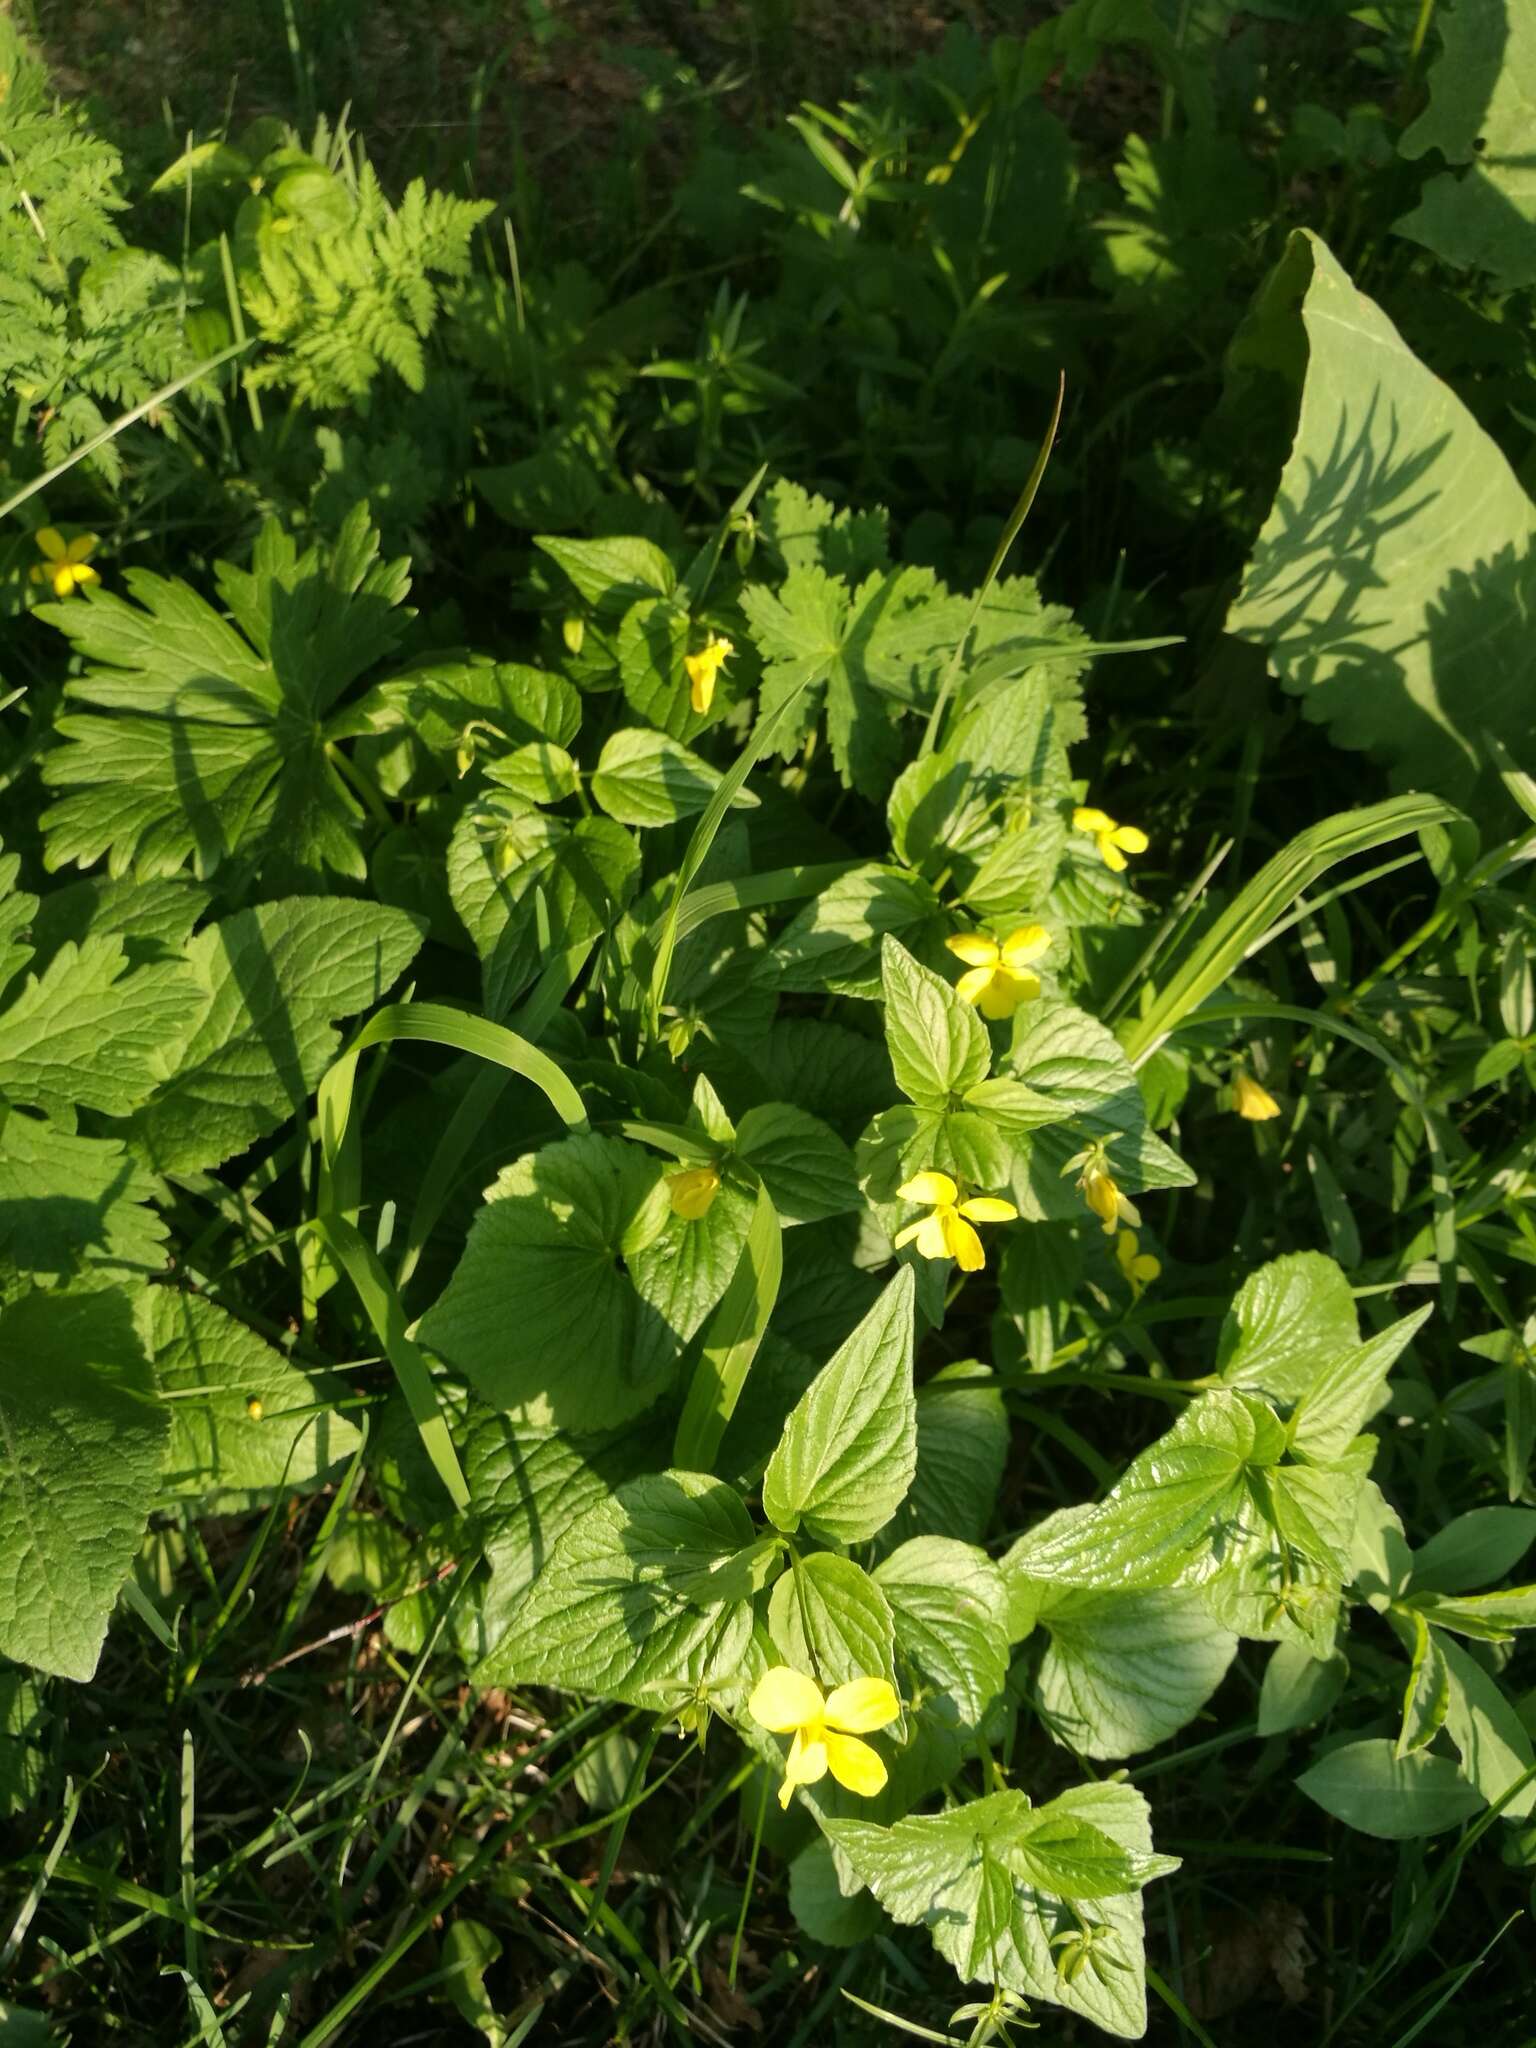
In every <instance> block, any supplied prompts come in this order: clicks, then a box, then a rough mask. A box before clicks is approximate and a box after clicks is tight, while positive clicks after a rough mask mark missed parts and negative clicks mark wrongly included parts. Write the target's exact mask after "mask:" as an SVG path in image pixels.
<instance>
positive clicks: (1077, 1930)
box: [823, 1785, 1178, 2040]
mask: <svg viewBox="0 0 1536 2048" xmlns="http://www.w3.org/2000/svg"><path fill="white" fill-rule="evenodd" d="M823 1825H824V1827H825V1829H826V1832H827V1835H828V1837H829V1838H830V1840H831V1841H832V1843H833V1845H834V1847H835V1848H836V1849H837V1850H838V1851H839V1853H840V1854H842V1855H843V1856H844V1857H845V1858H846V1859H847V1861H848V1862H849V1864H850V1865H851V1866H852V1868H853V1870H854V1871H855V1873H856V1874H857V1875H858V1876H859V1877H860V1878H862V1879H863V1880H864V1882H865V1883H866V1884H867V1885H868V1886H869V1887H870V1889H871V1890H872V1891H873V1892H874V1894H875V1896H876V1898H877V1899H879V1901H880V1903H881V1905H882V1906H884V1907H885V1909H886V1911H887V1912H888V1913H889V1914H890V1915H891V1917H892V1918H893V1919H895V1920H899V1921H902V1922H903V1923H905V1924H907V1925H917V1926H926V1928H927V1929H928V1932H929V1935H930V1936H931V1938H932V1940H933V1944H934V1947H935V1948H936V1949H937V1950H938V1951H939V1953H940V1955H942V1956H945V1957H946V1958H947V1959H948V1960H949V1961H950V1962H951V1963H953V1964H954V1966H955V1969H956V1970H957V1972H958V1973H959V1975H960V1976H961V1978H962V1979H963V1980H964V1981H965V1982H967V1983H969V1982H973V1981H977V1980H980V1981H981V1982H984V1983H987V1984H996V1985H999V1986H1001V1987H1002V1988H1004V1989H1005V1990H1009V1991H1012V1992H1014V1993H1016V1994H1017V1995H1019V1996H1020V1997H1024V1998H1030V1999H1036V2000H1040V2001H1043V2002H1044V2003H1047V2004H1051V2005H1059V2006H1062V2007H1063V2008H1065V2009H1066V2010H1067V2011H1068V2012H1075V2013H1080V2014H1082V2015H1083V2016H1084V2017H1086V2018H1088V2019H1091V2020H1093V2021H1094V2022H1095V2023H1096V2024H1097V2025H1098V2026H1101V2027H1103V2028H1105V2029H1106V2030H1107V2031H1108V2032H1110V2033H1113V2034H1118V2035H1120V2036H1121V2037H1122V2038H1124V2039H1128V2040H1137V2039H1139V2038H1140V2036H1141V2035H1142V2034H1143V2033H1144V2032H1145V2030H1146V1960H1145V1950H1144V1941H1143V1931H1142V1909H1141V1897H1140V1888H1141V1886H1142V1885H1144V1884H1147V1883H1150V1882H1151V1881H1152V1880H1153V1879H1154V1878H1157V1877H1161V1876H1163V1875H1164V1874H1165V1873H1167V1872H1168V1871H1170V1870H1174V1869H1177V1867H1178V1865H1177V1863H1176V1862H1175V1861H1174V1860H1173V1859H1172V1858H1170V1857H1164V1856H1158V1855H1155V1854H1154V1853H1153V1850H1152V1840H1151V1831H1150V1827H1149V1825H1148V1815H1147V1804H1146V1801H1145V1800H1144V1799H1143V1798H1142V1796H1141V1794H1140V1793H1139V1792H1136V1791H1133V1790H1132V1788H1131V1787H1130V1786H1128V1785H1081V1786H1078V1787H1076V1788H1075V1789H1074V1790H1073V1791H1070V1792H1066V1793H1063V1794H1062V1795H1061V1796H1060V1797H1059V1798H1057V1799H1053V1800H1052V1801H1051V1802H1050V1803H1049V1804H1048V1805H1046V1806H1043V1807H1040V1808H1039V1809H1033V1808H1031V1806H1030V1803H1029V1800H1028V1798H1027V1797H1026V1796H1025V1794H1024V1793H1022V1792H1018V1791H1006V1792H994V1793H991V1794H989V1795H988V1796H987V1797H986V1798H984V1799H975V1800H972V1801H970V1802H969V1803H968V1804H966V1805H964V1806H959V1807H955V1808H952V1809H951V1810H950V1811H949V1812H948V1813H941V1814H928V1815H922V1816H918V1817H914V1818H912V1819H909V1820H902V1821H898V1822H897V1823H896V1825H895V1826H894V1827H890V1828H882V1827H878V1826H875V1825H874V1824H872V1823H870V1822H867V1821H857V1820H833V1821H827V1822H824V1823H823ZM1069 1901H1071V1902H1072V1903H1071V1904H1070V1905H1069ZM1085 1929H1087V1930H1090V1939H1089V1941H1088V1942H1087V1943H1086V1944H1084V1946H1083V1952H1082V1954H1081V1960H1080V1961H1079V1962H1078V1963H1077V1965H1076V1967H1068V1956H1069V1955H1070V1950H1068V1951H1067V1952H1066V1953H1065V1954H1064V1953H1063V1944H1062V1943H1061V1942H1060V1941H1057V1944H1056V1946H1054V1947H1053V1945H1052V1944H1053V1940H1056V1938H1057V1937H1060V1936H1068V1937H1073V1936H1075V1937H1077V1939H1078V1941H1081V1937H1082V1934H1083V1931H1084V1930H1085Z"/></svg>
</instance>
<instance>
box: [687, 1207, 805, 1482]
mask: <svg viewBox="0 0 1536 2048" xmlns="http://www.w3.org/2000/svg"><path fill="white" fill-rule="evenodd" d="M783 1277H784V1233H783V1229H782V1227H781V1225H780V1223H779V1218H778V1212H777V1211H776V1210H775V1208H774V1206H773V1201H772V1199H771V1197H770V1196H769V1194H768V1191H767V1189H766V1188H764V1187H763V1186H761V1185H759V1187H758V1190H757V1193H756V1196H755V1197H754V1199H753V1203H752V1216H751V1221H750V1222H749V1223H748V1225H747V1230H746V1235H745V1237H744V1238H743V1240H742V1246H741V1251H740V1253H739V1254H738V1256H737V1261H736V1270H735V1271H734V1272H733V1273H732V1275H731V1277H730V1280H729V1282H728V1284H727V1286H726V1289H725V1292H724V1293H723V1294H722V1295H721V1297H720V1301H719V1304H718V1306H717V1307H716V1309H715V1311H714V1313H713V1315H712V1316H711V1317H710V1319H709V1321H708V1323H707V1324H706V1325H705V1327H704V1335H703V1341H702V1343H701V1345H700V1348H699V1358H698V1363H697V1364H696V1365H695V1366H694V1369H693V1377H692V1379H691V1380H690V1381H689V1384H688V1393H687V1396H686V1398H685V1400H684V1402H683V1412H682V1414H681V1415H680V1416H679V1418H678V1423H677V1434H676V1437H675V1438H674V1440H673V1452H672V1459H673V1463H674V1464H677V1465H683V1466H686V1467H688V1468H689V1469H691V1470H693V1471H698V1472H708V1471H711V1470H713V1468H714V1465H715V1459H716V1455H717V1453H718V1452H719V1449H720V1439H721V1437H722V1436H723V1435H724V1433H725V1430H726V1426H727V1424H728V1423H729V1422H730V1420H731V1417H732V1416H733V1415H734V1413H735V1412H736V1404H737V1402H738V1401H739V1400H740V1399H741V1391H742V1388H743V1386H744V1385H745V1383H746V1379H747V1375H748V1373H749V1372H750V1371H751V1369H752V1362H753V1360H754V1359H755V1358H756V1357H757V1354H758V1351H759V1348H760V1347H761V1345H762V1343H763V1340H764V1338H765V1337H766V1336H767V1334H768V1319H769V1317H770V1316H771V1315H772V1314H773V1310H774V1304H775V1303H776V1302H777V1300H778V1298H779V1285H780V1282H781V1281H782V1279H783Z"/></svg>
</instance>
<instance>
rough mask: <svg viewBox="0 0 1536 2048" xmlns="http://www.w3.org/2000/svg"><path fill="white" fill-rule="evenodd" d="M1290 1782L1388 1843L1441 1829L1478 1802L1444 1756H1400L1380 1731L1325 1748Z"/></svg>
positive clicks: (1347, 1822) (1422, 1752) (1464, 1817)
mask: <svg viewBox="0 0 1536 2048" xmlns="http://www.w3.org/2000/svg"><path fill="white" fill-rule="evenodd" d="M1296 1784H1297V1787H1298V1789H1299V1790H1301V1791H1303V1792H1305V1793H1306V1795H1307V1797H1308V1798H1309V1799H1311V1800H1313V1801H1315V1802H1316V1804H1317V1805H1319V1806H1320V1807H1321V1808H1322V1809H1323V1811H1324V1812H1325V1813H1331V1814H1332V1815H1333V1817H1334V1819H1335V1820H1341V1821H1343V1823H1344V1825H1345V1826H1346V1827H1351V1828H1356V1829H1358V1830H1359V1832H1360V1833H1361V1834H1362V1835H1376V1836H1379V1837H1380V1838H1381V1839H1382V1840H1384V1841H1389V1842H1402V1841H1408V1840H1411V1839H1412V1838H1413V1837H1414V1836H1416V1835H1438V1834H1443V1833H1444V1831H1445V1830H1446V1829H1447V1828H1454V1827H1456V1826H1458V1825H1459V1824H1460V1823H1461V1822H1462V1821H1464V1820H1470V1819H1471V1818H1472V1816H1473V1814H1474V1813H1476V1812H1477V1810H1478V1808H1479V1807H1480V1806H1481V1805H1482V1804H1483V1797H1482V1794H1481V1793H1480V1792H1479V1791H1478V1790H1477V1788H1476V1786H1475V1785H1470V1784H1468V1782H1467V1780H1466V1779H1465V1778H1464V1777H1463V1776H1462V1774H1461V1772H1460V1771H1459V1770H1458V1769H1457V1768H1456V1765H1455V1764H1454V1763H1453V1762H1452V1760H1451V1759H1450V1757H1448V1756H1437V1755H1436V1754H1435V1753H1434V1752H1433V1751H1432V1750H1417V1751H1415V1752H1414V1754H1413V1755H1411V1756H1401V1757H1400V1756H1397V1755H1395V1754H1394V1753H1393V1747H1392V1744H1391V1742H1390V1741H1389V1740H1388V1739H1387V1737H1385V1736H1372V1737H1369V1738H1368V1739H1366V1740H1365V1741H1362V1742H1346V1743H1344V1744H1343V1745H1342V1746H1341V1747H1340V1748H1338V1749H1330V1750H1329V1752H1328V1753H1327V1755H1326V1756H1325V1757H1323V1758H1322V1759H1321V1761H1320V1762H1318V1763H1315V1764H1314V1765H1313V1766H1312V1768H1311V1769H1310V1770H1309V1771H1303V1772H1302V1774H1301V1776H1300V1777H1299V1778H1298V1779H1297V1780H1296Z"/></svg>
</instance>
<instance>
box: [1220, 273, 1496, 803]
mask: <svg viewBox="0 0 1536 2048" xmlns="http://www.w3.org/2000/svg"><path fill="white" fill-rule="evenodd" d="M1298 302H1299V304H1300V308H1301V312H1300V320H1301V327H1302V333H1303V336H1304V342H1305V348H1306V351H1307V371H1306V382H1305V384H1304V386H1303V389H1302V396H1301V415H1300V418H1299V420H1298V422H1297V427H1296V439H1295V442H1294V445H1293V446H1292V449H1291V454H1290V459H1289V461H1288V462H1287V464H1286V467H1285V472H1284V474H1283V475H1282V477H1281V479H1280V489H1279V493H1278V495H1277V497H1276V499H1275V503H1274V507H1273V510H1272V511H1271V512H1270V515H1269V518H1268V520H1267V521H1266V522H1265V525H1264V529H1263V531H1262V533H1261V534H1260V535H1259V538H1258V542H1257V544H1256V546H1255V548H1254V552H1253V556H1252V559H1251V560H1250V562H1249V564H1248V570H1247V574H1246V576H1245V577H1244V579H1243V587H1242V590H1241V591H1240V593H1239V595H1238V598H1237V602H1236V603H1235V604H1234V605H1233V607H1232V609H1231V611H1230V612H1229V614H1228V617H1227V627H1228V630H1229V631H1230V632H1233V633H1237V634H1239V635H1241V636H1242V637H1243V638H1244V639H1246V640H1254V641H1257V642H1258V643H1259V644H1260V645H1262V646H1264V647H1266V648H1268V650H1269V656H1270V661H1271V664H1272V665H1273V667H1274V669H1275V672H1276V673H1277V674H1278V676H1279V677H1280V680H1281V682H1282V683H1283V685H1284V686H1285V688H1286V689H1287V690H1289V691H1291V692H1292V694H1293V695H1295V696H1298V697H1301V698H1302V699H1304V702H1305V710H1306V715H1307V716H1308V717H1309V718H1312V719H1316V720H1317V721H1319V722H1320V723H1323V724H1326V725H1327V726H1328V727H1329V729H1330V732H1331V734H1332V737H1333V738H1334V740H1335V741H1336V742H1337V743H1338V744H1339V745H1341V746H1345V747H1359V748H1364V749H1367V750H1369V751H1370V752H1371V753H1373V754H1375V755H1376V756H1378V757H1379V758H1380V759H1382V760H1385V761H1387V762H1388V763H1390V765H1391V768H1392V773H1393V780H1394V781H1395V783H1396V784H1397V785H1398V787H1400V788H1414V789H1430V790H1436V791H1438V792H1439V793H1440V794H1441V795H1443V796H1447V797H1450V798H1451V799H1452V800H1453V801H1454V802H1456V803H1458V804H1461V805H1462V806H1463V807H1469V806H1470V805H1471V804H1472V803H1473V802H1474V801H1477V800H1482V799H1487V800H1489V801H1491V802H1493V803H1495V804H1497V805H1502V804H1503V803H1504V802H1505V801H1506V800H1505V799H1504V797H1503V794H1502V790H1501V786H1500V784H1499V781H1498V777H1497V775H1496V774H1495V773H1494V772H1493V771H1492V769H1491V768H1489V767H1487V766H1485V764H1483V762H1482V761H1481V759H1480V756H1479V742H1480V737H1481V735H1482V733H1483V732H1484V730H1485V729H1486V730H1488V731H1491V732H1493V733H1495V734H1496V735H1497V736H1498V737H1499V738H1501V739H1503V740H1504V741H1505V742H1506V743H1508V744H1509V745H1510V746H1511V747H1512V748H1513V749H1514V750H1515V752H1516V753H1517V754H1519V753H1520V752H1522V751H1523V750H1524V749H1525V748H1526V747H1527V746H1528V744H1529V740H1530V732H1531V723H1532V710H1533V705H1536V684H1533V673H1536V670H1533V663H1536V652H1533V643H1532V639H1531V634H1530V628H1529V619H1530V615H1531V610H1532V602H1533V597H1536V558H1533V547H1532V543H1533V536H1536V514H1533V510H1532V506H1531V501H1530V499H1529V498H1528V497H1527V496H1526V494H1525V492H1524V491H1523V490H1522V489H1521V487H1520V484H1519V482H1518V481H1517V479H1516V477H1515V474H1514V471H1513V470H1512V469H1511V468H1510V466H1509V464H1508V463H1507V462H1506V461H1505V459H1504V457H1503V455H1502V454H1501V453H1500V452H1499V450H1498V448H1497V447H1496V446H1495V444H1494V442H1493V441H1492V440H1491V439H1490V438H1489V437H1488V435H1487V434H1485V433H1484V432H1483V430H1482V428H1481V427H1480V426H1479V425H1478V424H1477V422H1476V420H1475V419H1474V418H1473V417H1472V415H1471V413H1469V412H1468V411H1467V409H1466V407H1465V406H1464V405H1463V404H1462V403H1461V401H1460V400H1459V399H1458V398H1457V397H1456V396H1455V394H1454V393H1453V392H1452V391H1451V390H1450V388H1449V387H1448V386H1447V385H1445V384H1443V383H1442V382H1441V381H1440V379H1439V378H1438V377H1436V376H1435V375H1434V374H1433V373H1432V372H1431V371H1430V370H1427V369H1426V368H1425V367H1424V365H1423V364H1422V363H1421V362H1420V361H1419V360H1418V359H1417V357H1416V356H1415V355H1414V354H1413V353H1412V351H1411V350H1410V349H1409V348H1408V347H1407V346H1406V345H1405V344H1404V342H1403V340H1402V337H1401V336H1400V335H1399V334H1398V332H1397V329H1396V328H1395V327H1394V326H1393V325H1392V323H1391V321H1390V320H1389V319H1388V318H1387V317H1386V315H1385V314H1384V313H1383V312H1382V311H1381V309H1380V307H1379V306H1377V305H1376V304H1375V303H1374V302H1373V301H1372V300H1370V299H1368V298H1367V297H1366V296H1365V295H1364V293H1363V292H1359V291H1357V290H1356V289H1355V287H1354V285H1353V284H1351V282H1350V280H1349V278H1348V277H1347V276H1346V274H1345V272H1344V271H1343V269H1342V268H1341V267H1340V265H1339V263H1338V261H1337V260H1336V258H1335V257H1334V256H1333V255H1332V254H1331V252H1330V251H1329V249H1328V248H1327V246H1326V244H1325V243H1323V242H1322V241H1320V240H1319V239H1318V237H1317V236H1315V235H1312V234H1307V233H1299V234H1296V235H1294V236H1293V237H1292V239H1291V242H1290V245H1289V247H1288V249H1287V252H1286V255H1285V258H1284V260H1283V262H1282V264H1281V266H1280V269H1279V271H1278V273H1277V275H1276V277H1275V278H1274V279H1273V280H1272V282H1271V284H1270V286H1269V287H1268V289H1267V292H1266V297H1265V301H1264V302H1263V304H1262V306H1261V311H1260V313H1259V315H1258V316H1257V324H1258V325H1259V326H1260V327H1261V328H1262V327H1264V326H1266V325H1267V324H1268V323H1269V322H1271V321H1273V322H1277V323H1280V324H1281V326H1282V327H1283V328H1284V329H1285V330H1286V331H1287V332H1289V326H1288V323H1289V322H1290V321H1291V320H1292V319H1293V318H1294V317H1295V316H1294V314H1293V312H1292V311H1291V308H1292V307H1293V306H1294V304H1296V303H1298ZM1271 308H1272V309H1273V310H1270V309H1271Z"/></svg>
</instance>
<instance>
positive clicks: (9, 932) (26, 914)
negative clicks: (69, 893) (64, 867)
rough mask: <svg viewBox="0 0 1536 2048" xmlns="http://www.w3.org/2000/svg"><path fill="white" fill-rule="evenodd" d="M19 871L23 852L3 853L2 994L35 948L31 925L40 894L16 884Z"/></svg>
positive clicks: (0, 910)
mask: <svg viewBox="0 0 1536 2048" xmlns="http://www.w3.org/2000/svg"><path fill="white" fill-rule="evenodd" d="M20 873H21V856H20V854H17V853H0V995H4V993H5V990H6V987H7V985H8V984H9V983H10V982H11V981H12V980H13V979H14V978H15V976H16V975H18V974H19V973H20V972H21V970H22V968H23V967H25V966H26V964H27V962H28V961H29V960H30V959H32V957H33V952H34V941H33V934H32V931H31V929H30V927H31V925H32V920H33V917H34V915H35V913H36V911H37V898H36V897H35V896H32V895H29V894H28V892H27V891H26V890H25V889H18V888H17V887H16V881H17V877H18V876H19V875H20Z"/></svg>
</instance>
